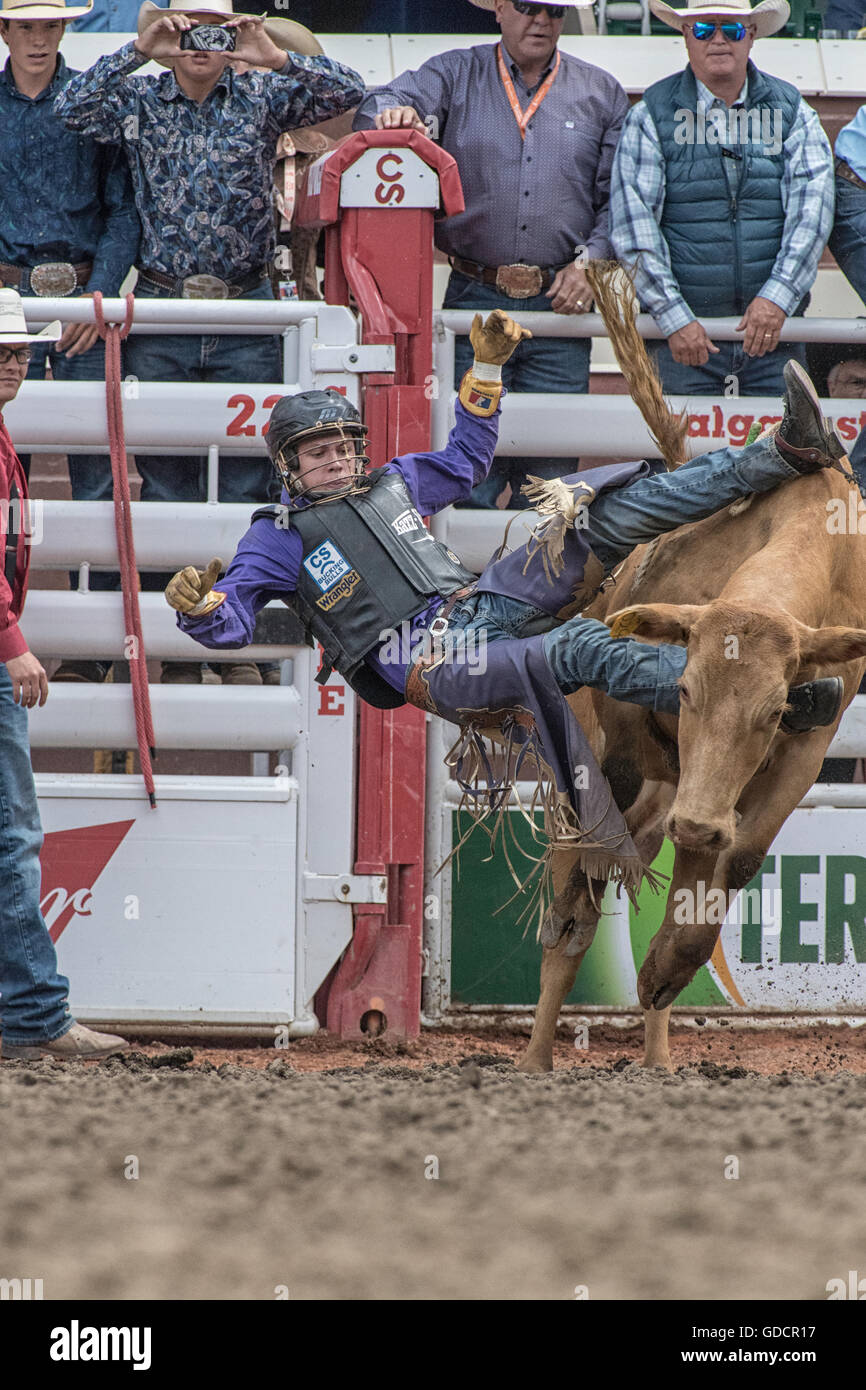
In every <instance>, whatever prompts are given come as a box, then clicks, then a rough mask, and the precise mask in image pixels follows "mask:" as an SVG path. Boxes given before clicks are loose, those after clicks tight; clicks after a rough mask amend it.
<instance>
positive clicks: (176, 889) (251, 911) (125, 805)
mask: <svg viewBox="0 0 866 1390" xmlns="http://www.w3.org/2000/svg"><path fill="white" fill-rule="evenodd" d="M156 781H157V802H158V804H157V809H156V810H155V811H154V810H151V809H150V806H149V804H148V802H147V800H146V798H145V797H144V796H143V793H142V791H141V788H140V784H139V782H138V779H137V778H123V777H119V776H104V777H80V778H74V779H73V778H71V777H63V778H60V777H53V776H50V775H41V776H39V777H38V778H37V789H38V792H39V806H40V812H41V815H42V820H43V824H44V827H45V832H46V842H45V847H44V849H43V853H42V910H43V914H44V915H45V919H46V922H47V924H48V927H49V929H50V931H51V934H52V936H53V937H54V938H55V941H56V944H57V953H58V959H59V963H60V969H61V971H62V972H63V973H64V974H66V975H67V976H68V977H69V980H70V986H71V988H70V1002H71V1006H72V1009H73V1012H74V1013H75V1014H76V1016H77V1017H79V1018H82V1019H87V1018H113V1019H118V1020H123V1019H135V1020H142V1021H144V1020H148V1019H157V1018H158V1019H161V1020H164V1021H166V1022H169V1021H174V1022H190V1023H192V1022H207V1021H210V1022H220V1023H270V1022H273V1023H286V1022H288V1021H290V1020H291V1019H292V1018H293V1017H294V1016H295V1004H296V1001H295V973H296V964H295V912H296V901H295V886H296V850H295V846H296V843H297V811H298V798H297V791H298V788H297V783H296V782H295V781H294V779H293V778H290V777H273V778H259V777H256V778H253V777H249V778H246V777H237V778H225V779H214V778H180V777H178V778H169V777H163V778H157V779H156ZM217 781H219V782H220V786H219V787H217V786H216V785H215V783H216V782H217ZM335 909H336V910H338V911H340V910H341V909H340V907H339V904H335ZM342 911H343V912H344V913H348V911H349V909H346V908H343V909H342Z"/></svg>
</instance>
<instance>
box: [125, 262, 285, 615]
mask: <svg viewBox="0 0 866 1390" xmlns="http://www.w3.org/2000/svg"><path fill="white" fill-rule="evenodd" d="M135 293H136V297H137V298H140V299H144V298H148V299H156V298H160V299H167V298H169V294H168V291H167V290H161V289H158V288H157V287H156V286H155V285H150V284H148V283H146V282H145V281H141V280H140V281H139V283H138V285H137V286H136V290H135ZM273 297H274V296H273V291H272V289H271V286H270V282H269V281H265V282H263V284H262V285H261V286H259V287H258V288H257V289H255V290H250V291H249V292H248V293H247V294H244V295H241V296H240V298H242V299H273ZM125 349H126V353H125V358H124V373H125V375H126V376H127V377H130V376H132V377H137V378H138V380H139V381H173V382H174V381H229V382H239V383H243V382H246V381H252V382H260V381H274V382H281V381H282V379H283V369H282V368H283V364H282V354H281V340H280V338H279V337H278V336H277V335H276V334H273V335H272V334H270V333H267V334H256V335H253V334H243V333H241V334H238V333H223V334H214V335H208V336H205V335H199V334H179V333H173V334H169V333H166V334H162V333H159V334H149V333H131V334H130V335H129V337H128V338H127V340H126V344H125ZM135 464H136V467H137V469H138V471H139V474H140V475H141V500H142V501H143V502H204V501H205V500H206V498H207V455H206V454H199V455H193V456H190V455H186V456H182V457H172V456H171V455H169V454H136V456H135ZM272 484H273V487H274V488H276V480H275V478H274V475H273V470H272V467H271V463H270V460H269V459H268V456H267V454H231V455H226V456H225V457H224V458H222V459H221V460H220V470H219V494H218V496H219V500H220V502H254V503H255V502H267V501H268V500H269V495H270V491H271V489H272ZM170 579H171V574H170V573H165V574H162V573H156V572H155V571H151V572H150V573H143V574H142V576H141V587H142V589H143V590H146V591H148V592H151V593H154V592H156V591H157V590H161V589H164V588H165V586H166V584H167V583H168V581H169V580H170Z"/></svg>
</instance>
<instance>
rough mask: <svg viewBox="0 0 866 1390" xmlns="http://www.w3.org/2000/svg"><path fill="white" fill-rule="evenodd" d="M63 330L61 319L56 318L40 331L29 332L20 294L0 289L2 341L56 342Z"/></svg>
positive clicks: (0, 332) (0, 340) (0, 338)
mask: <svg viewBox="0 0 866 1390" xmlns="http://www.w3.org/2000/svg"><path fill="white" fill-rule="evenodd" d="M62 332H63V329H62V328H61V326H60V320H59V319H55V320H54V322H53V323H49V324H48V326H47V327H46V328H43V329H41V330H40V332H39V333H28V332H27V323H26V320H25V318H24V306H23V305H22V303H21V296H20V294H19V293H18V291H17V290H3V289H0V343H56V342H57V339H58V338H59V337H60V336H61V334H62Z"/></svg>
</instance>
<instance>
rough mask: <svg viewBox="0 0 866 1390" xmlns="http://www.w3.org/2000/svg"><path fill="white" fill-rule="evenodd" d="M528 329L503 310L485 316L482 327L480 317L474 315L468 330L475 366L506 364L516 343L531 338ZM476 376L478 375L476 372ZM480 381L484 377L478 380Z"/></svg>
mask: <svg viewBox="0 0 866 1390" xmlns="http://www.w3.org/2000/svg"><path fill="white" fill-rule="evenodd" d="M531 337H532V334H531V333H530V331H529V329H528V328H521V327H520V324H519V323H516V322H515V321H514V319H513V318H512V317H511V315H510V314H506V312H505V310H504V309H494V310H493V313H492V314H488V315H487V322H486V323H485V324H483V325H482V322H481V315H480V314H476V315H475V318H474V319H473V321H472V327H471V328H470V330H469V341H470V343H471V344H472V347H473V350H474V352H475V366H476V367H478V366H483V365H484V364H485V363H486V364H487V365H488V366H493V367H501V366H502V364H503V362H507V361H508V359H509V357H510V356H511V354H512V352H513V351H514V349H515V348H516V347H517V345H518V343H520V342H522V341H523V339H524V338H531ZM476 375H478V373H477V372H476ZM480 379H481V380H482V381H483V380H484V377H483V376H482V377H481V378H480Z"/></svg>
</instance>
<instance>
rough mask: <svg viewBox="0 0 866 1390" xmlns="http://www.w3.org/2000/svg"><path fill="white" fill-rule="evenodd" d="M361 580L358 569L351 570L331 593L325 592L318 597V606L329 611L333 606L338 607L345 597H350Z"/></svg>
mask: <svg viewBox="0 0 866 1390" xmlns="http://www.w3.org/2000/svg"><path fill="white" fill-rule="evenodd" d="M360 582H361V576H360V574H359V573H358V571H357V570H349V573H348V574H344V575H343V578H342V579H341V580H339V581H338V583H337V584H336V586H335V587H334V588H333V589H331V591H330V593H328V594H323V595H322V597H321V598H317V599H316V607H317V608H322V609H324V611H325V612H326V613H329V612H330V610H331V609H332V608H336V606H337V604H338V603H342V602H343V599H344V598H348V597H349V595H350V594H351V592H352V590H353V589H356V588H357V587H358V585H359V584H360Z"/></svg>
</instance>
